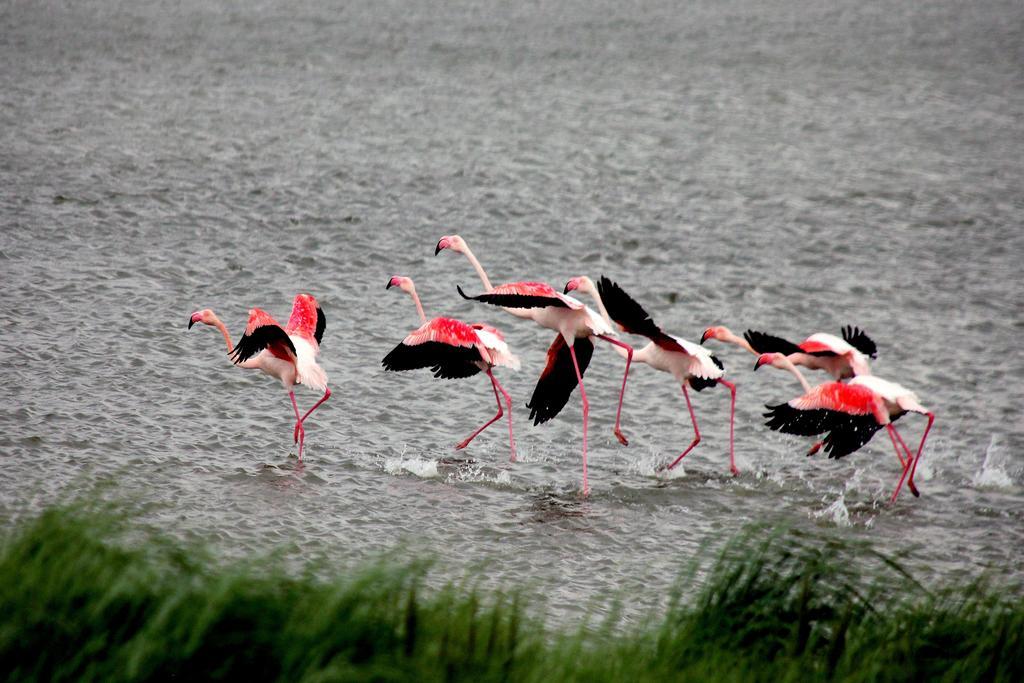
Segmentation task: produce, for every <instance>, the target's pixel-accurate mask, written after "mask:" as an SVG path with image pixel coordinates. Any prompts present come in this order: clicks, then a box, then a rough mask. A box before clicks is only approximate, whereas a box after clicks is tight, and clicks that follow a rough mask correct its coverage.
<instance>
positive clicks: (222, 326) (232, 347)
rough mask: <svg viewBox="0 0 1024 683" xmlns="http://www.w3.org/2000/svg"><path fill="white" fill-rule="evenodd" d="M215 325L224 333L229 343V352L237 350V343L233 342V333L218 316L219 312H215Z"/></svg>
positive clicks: (225, 339)
mask: <svg viewBox="0 0 1024 683" xmlns="http://www.w3.org/2000/svg"><path fill="white" fill-rule="evenodd" d="M213 326H214V327H216V328H217V329H218V330H220V333H221V334H222V335H224V343H225V344H227V345H228V353H231V352H232V351H234V350H235V345H234V344H232V343H231V333H230V332H228V327H227V325H225V324H224V323H223V322H221V319H220V318H218V317H217V314H216V313H214V314H213Z"/></svg>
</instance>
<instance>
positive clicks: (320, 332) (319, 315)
mask: <svg viewBox="0 0 1024 683" xmlns="http://www.w3.org/2000/svg"><path fill="white" fill-rule="evenodd" d="M326 329H327V316H325V315H324V309H322V308H320V306H317V307H316V331H314V332H313V337H314V338H315V339H316V343H317V345H318V346H319V344H320V342H321V341H323V338H324V330H326Z"/></svg>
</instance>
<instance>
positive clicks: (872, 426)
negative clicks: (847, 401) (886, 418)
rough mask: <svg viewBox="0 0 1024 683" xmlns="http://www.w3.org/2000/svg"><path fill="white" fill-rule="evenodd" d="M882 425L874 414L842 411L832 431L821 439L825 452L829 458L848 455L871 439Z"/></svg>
mask: <svg viewBox="0 0 1024 683" xmlns="http://www.w3.org/2000/svg"><path fill="white" fill-rule="evenodd" d="M881 428H882V425H880V424H878V420H876V419H875V416H874V415H848V414H846V413H842V418H840V419H837V420H836V423H835V425H834V426H833V427H832V431H830V432H829V433H828V435H827V436H826V437H825V439H824V440H823V443H824V445H825V452H826V453H828V457H830V458H841V457H843V456H844V455H849V454H850V453H853V452H854V451H855V450H857V449H859V448H860V447H861V446H863V445H864V444H866V443H867V442H868V441H870V440H871V437H873V436H874V435H875V432H877V431H878V430H879V429H881Z"/></svg>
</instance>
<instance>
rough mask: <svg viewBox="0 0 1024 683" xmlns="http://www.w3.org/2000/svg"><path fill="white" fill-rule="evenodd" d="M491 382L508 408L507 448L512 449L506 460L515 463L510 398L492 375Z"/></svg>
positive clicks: (489, 373) (488, 372) (514, 441)
mask: <svg viewBox="0 0 1024 683" xmlns="http://www.w3.org/2000/svg"><path fill="white" fill-rule="evenodd" d="M487 374H488V375H491V371H490V370H488V371H487ZM491 380H493V381H494V386H496V387H498V391H500V392H501V395H502V396H504V397H505V404H506V405H507V406H508V443H509V446H510V447H511V448H512V456H511V457H510V458H509V459H508V461H509V462H515V461H516V439H515V437H514V436H512V397H511V396H509V395H508V392H507V391H505V387H503V386H501V382H499V381H498V380H497V378H495V377H494V375H491Z"/></svg>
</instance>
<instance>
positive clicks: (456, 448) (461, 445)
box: [455, 439, 515, 458]
mask: <svg viewBox="0 0 1024 683" xmlns="http://www.w3.org/2000/svg"><path fill="white" fill-rule="evenodd" d="M470 441H472V439H466V440H465V441H463V442H461V443H457V444H455V450H457V451H461V450H462V449H463V448H465V447H466V446H468V445H469V442H470ZM512 457H513V458H515V456H514V455H513V456H512Z"/></svg>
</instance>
